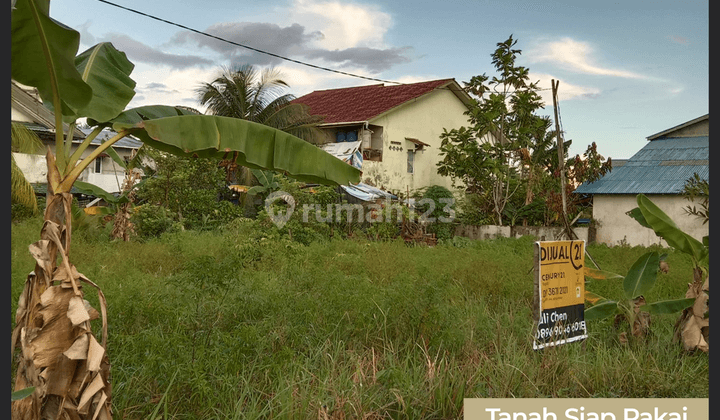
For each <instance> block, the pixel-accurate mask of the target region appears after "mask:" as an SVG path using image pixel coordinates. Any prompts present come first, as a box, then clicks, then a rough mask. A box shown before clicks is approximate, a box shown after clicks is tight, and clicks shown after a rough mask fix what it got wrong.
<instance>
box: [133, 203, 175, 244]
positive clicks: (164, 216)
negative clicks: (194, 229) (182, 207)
mask: <svg viewBox="0 0 720 420" xmlns="http://www.w3.org/2000/svg"><path fill="white" fill-rule="evenodd" d="M132 222H133V223H134V224H135V232H136V233H137V235H138V236H139V237H140V238H143V239H147V238H156V237H159V236H160V235H162V234H163V233H165V232H172V231H177V230H180V229H181V228H182V225H180V224H179V223H177V222H175V221H174V220H173V219H172V217H170V216H169V215H168V211H167V209H165V207H163V206H156V205H153V204H145V205H142V206H138V207H136V208H135V213H134V214H133V216H132Z"/></svg>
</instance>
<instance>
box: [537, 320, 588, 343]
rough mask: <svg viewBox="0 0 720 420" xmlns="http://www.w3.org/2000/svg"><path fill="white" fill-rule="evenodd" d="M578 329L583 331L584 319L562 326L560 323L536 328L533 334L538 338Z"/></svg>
mask: <svg viewBox="0 0 720 420" xmlns="http://www.w3.org/2000/svg"><path fill="white" fill-rule="evenodd" d="M578 331H585V321H578V322H573V323H572V324H570V325H566V326H564V327H563V326H562V325H556V326H554V327H547V328H538V330H537V332H536V333H535V336H536V338H538V339H543V338H547V337H556V336H560V335H568V334H570V333H574V332H578Z"/></svg>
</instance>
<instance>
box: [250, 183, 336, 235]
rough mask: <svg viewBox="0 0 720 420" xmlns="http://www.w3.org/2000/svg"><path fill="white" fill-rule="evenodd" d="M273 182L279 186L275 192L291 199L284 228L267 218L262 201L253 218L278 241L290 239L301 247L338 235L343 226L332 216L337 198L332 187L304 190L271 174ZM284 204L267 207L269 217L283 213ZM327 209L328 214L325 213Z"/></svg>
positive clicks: (272, 204) (314, 187)
mask: <svg viewBox="0 0 720 420" xmlns="http://www.w3.org/2000/svg"><path fill="white" fill-rule="evenodd" d="M273 180H274V181H275V182H278V183H279V189H280V190H281V191H283V192H285V193H287V194H288V195H290V196H291V197H293V199H294V200H295V209H294V211H293V213H292V215H291V216H290V219H289V220H288V221H287V222H286V223H285V225H283V226H281V227H278V226H276V225H275V224H274V223H273V221H272V220H271V218H270V214H268V212H267V209H266V207H265V202H264V201H263V202H262V204H260V206H259V210H258V213H257V219H258V221H260V222H261V223H262V224H263V225H264V226H266V227H267V228H268V229H270V230H271V231H273V232H275V233H277V235H279V237H280V238H286V239H290V240H293V241H296V242H299V243H301V244H305V245H307V244H310V243H311V242H314V241H326V240H328V239H329V238H330V237H332V236H333V235H334V234H338V235H341V234H342V232H343V229H345V228H346V227H347V226H346V223H343V222H340V223H337V222H336V214H335V212H334V207H332V205H335V204H337V202H338V198H339V197H340V195H339V194H338V192H337V191H336V190H335V188H334V187H329V186H322V185H320V186H313V187H307V186H306V185H305V184H304V183H301V182H297V181H295V180H292V179H289V178H287V177H285V176H283V175H280V174H275V176H274V178H273ZM329 205H330V206H331V207H328V206H329ZM287 207H288V203H286V202H285V201H283V200H280V199H278V200H275V201H273V202H272V203H271V204H270V209H271V211H272V212H273V214H284V213H286V211H287ZM328 208H330V209H331V212H330V213H328Z"/></svg>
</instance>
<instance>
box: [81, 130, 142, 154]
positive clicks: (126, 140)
mask: <svg viewBox="0 0 720 420" xmlns="http://www.w3.org/2000/svg"><path fill="white" fill-rule="evenodd" d="M92 130H93V128H92V127H88V128H85V127H83V128H80V131H82V132H83V133H84V134H85V135H88V134H90V133H91V132H92ZM115 135H117V133H116V132H115V131H113V130H111V129H109V128H105V129H103V130H102V131H101V132H100V134H98V135H97V137H95V138H94V139H93V141H92V142H91V144H95V145H99V144H102V143H104V142H105V140H108V139H110V138H112V137H113V136H115ZM142 144H143V143H142V142H141V141H140V140H137V139H135V138H134V137H130V136H126V137H123V138H122V139H120V140H118V141H117V142H115V144H113V147H115V148H118V147H119V148H127V149H137V148H139V147H140V146H142Z"/></svg>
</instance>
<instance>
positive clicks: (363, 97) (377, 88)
mask: <svg viewBox="0 0 720 420" xmlns="http://www.w3.org/2000/svg"><path fill="white" fill-rule="evenodd" d="M453 81H454V79H441V80H432V81H429V82H420V83H409V84H404V85H391V86H385V85H382V84H381V85H369V86H357V87H350V88H341V89H328V90H316V91H314V92H312V93H309V94H307V95H304V96H301V97H299V98H297V99H295V100H294V101H293V102H297V103H302V104H305V105H307V106H308V107H310V113H311V114H312V115H322V116H323V117H324V118H325V119H324V121H323V123H325V124H332V123H344V122H363V121H368V120H371V119H372V118H374V117H377V116H378V115H381V114H383V113H385V112H387V111H389V110H391V109H393V108H395V107H397V106H400V105H402V104H404V103H405V102H408V101H410V100H412V99H415V98H418V97H420V96H422V95H425V94H427V93H429V92H432V91H433V90H435V89H437V88H442V87H445V86H447V85H448V84H450V83H452V82H453Z"/></svg>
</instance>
